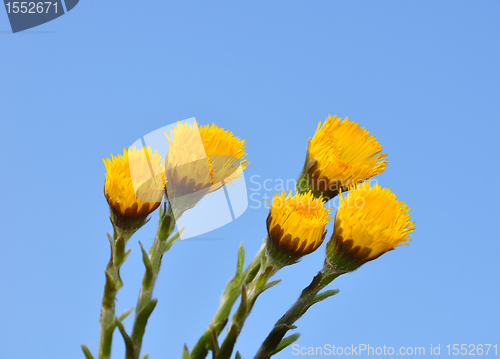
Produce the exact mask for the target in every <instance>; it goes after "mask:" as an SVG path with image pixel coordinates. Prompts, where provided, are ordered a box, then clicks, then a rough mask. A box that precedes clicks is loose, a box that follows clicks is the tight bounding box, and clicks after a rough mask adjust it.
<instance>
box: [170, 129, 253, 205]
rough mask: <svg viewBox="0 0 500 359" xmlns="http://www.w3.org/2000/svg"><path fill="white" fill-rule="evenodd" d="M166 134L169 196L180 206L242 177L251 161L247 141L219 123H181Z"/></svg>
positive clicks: (191, 203) (172, 201)
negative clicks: (247, 154) (246, 150)
mask: <svg viewBox="0 0 500 359" xmlns="http://www.w3.org/2000/svg"><path fill="white" fill-rule="evenodd" d="M165 135H166V136H167V139H168V143H169V149H168V154H167V158H166V161H165V176H166V182H167V195H168V198H169V201H170V202H171V203H175V202H177V206H179V203H180V202H182V204H181V206H180V207H183V208H184V209H187V208H191V207H192V206H194V204H196V203H197V202H198V201H199V200H200V199H201V197H202V196H203V195H204V194H206V193H208V192H213V191H215V190H217V189H219V188H220V187H222V186H223V185H224V183H228V182H229V183H231V182H232V181H233V180H235V179H237V178H238V177H240V176H241V172H242V171H243V169H244V168H245V167H246V166H247V165H248V163H249V162H248V161H246V160H244V159H243V158H244V157H245V156H246V153H245V141H243V140H240V139H239V138H238V137H235V136H234V135H233V133H232V132H230V131H225V130H224V129H223V128H220V127H218V126H217V125H215V124H212V125H211V126H210V125H206V126H201V127H199V126H198V123H197V122H196V121H195V122H194V123H192V124H188V123H181V122H179V123H177V125H176V126H175V127H174V128H173V129H172V130H171V131H170V134H165ZM186 195H188V196H187V197H186ZM180 197H185V198H183V199H181V198H180Z"/></svg>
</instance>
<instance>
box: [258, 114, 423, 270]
mask: <svg viewBox="0 0 500 359" xmlns="http://www.w3.org/2000/svg"><path fill="white" fill-rule="evenodd" d="M381 152H382V147H381V146H380V144H379V143H378V142H377V140H376V138H375V137H374V136H370V135H369V132H368V131H367V130H366V129H364V128H361V127H360V126H359V124H356V123H354V122H351V121H349V119H348V118H346V119H345V120H342V118H338V117H337V116H333V117H332V116H328V118H327V119H326V121H325V123H324V124H323V126H321V122H320V123H319V124H318V128H317V130H316V133H315V134H314V137H313V138H312V139H310V140H309V146H308V148H307V155H306V161H305V165H304V168H303V170H302V173H301V175H300V176H299V180H298V182H297V192H298V193H297V194H296V195H295V196H291V194H290V195H289V196H288V197H287V198H286V199H285V198H284V194H280V195H275V196H274V198H273V200H272V203H271V209H270V212H269V217H268V219H267V230H268V234H269V236H268V240H269V245H268V247H269V248H271V250H269V249H268V252H269V254H270V255H271V257H275V258H276V259H277V260H279V261H281V262H286V261H289V262H290V263H293V262H295V261H297V259H299V258H300V257H301V256H304V255H306V254H309V253H311V252H312V251H314V250H316V249H317V248H318V247H319V246H320V245H321V243H322V242H323V239H324V237H325V235H326V231H325V230H324V229H325V225H326V224H327V222H328V221H329V219H330V218H329V214H330V209H327V208H325V206H324V203H326V202H328V201H329V200H330V199H331V198H333V197H335V196H336V195H338V194H339V193H340V201H339V208H338V210H337V212H336V214H335V224H334V231H333V235H332V237H331V239H330V240H329V242H328V243H327V253H326V254H327V258H326V262H327V263H328V264H329V265H330V266H331V267H332V269H334V270H336V271H338V272H346V271H352V270H354V269H356V268H358V267H359V266H361V265H362V264H364V263H366V262H368V261H371V260H373V259H375V258H377V257H379V256H381V255H382V254H384V253H386V252H388V251H390V250H392V249H394V248H395V247H396V246H399V245H402V244H404V242H406V241H409V240H410V234H409V233H410V232H411V231H412V230H413V229H414V222H412V221H411V220H410V216H409V209H408V206H407V205H406V204H405V203H403V202H400V201H398V200H397V199H396V195H395V194H393V193H392V192H391V190H390V189H388V188H381V187H380V186H378V185H373V186H372V185H371V184H370V183H369V182H368V181H367V180H368V179H370V178H371V177H373V176H375V175H377V174H380V173H381V172H382V171H384V169H385V166H386V164H387V161H386V160H384V159H383V158H384V157H385V156H386V155H385V154H382V153H381ZM342 191H349V193H348V194H347V196H344V194H342ZM297 203H300V204H301V205H297ZM304 203H306V204H307V205H305V206H304V205H303V204H304Z"/></svg>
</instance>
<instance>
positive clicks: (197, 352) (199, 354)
mask: <svg viewBox="0 0 500 359" xmlns="http://www.w3.org/2000/svg"><path fill="white" fill-rule="evenodd" d="M266 241H267V237H266V238H264V242H263V244H262V246H261V247H260V249H259V251H258V252H257V254H256V255H255V257H254V258H253V260H252V262H251V263H250V265H249V266H248V267H247V269H246V270H245V271H244V272H243V273H242V274H241V275H236V276H235V277H234V278H231V279H230V280H229V282H228V283H227V285H226V288H225V289H224V292H223V293H222V296H221V298H220V301H219V307H218V308H217V310H216V312H215V314H214V316H213V318H212V320H211V321H210V324H209V325H208V327H207V329H206V330H205V332H204V333H203V335H202V336H201V338H200V339H199V340H198V342H197V343H196V345H195V346H194V348H193V350H192V351H191V353H190V355H189V359H204V358H205V357H206V356H207V354H208V350H209V349H211V340H210V338H211V337H212V336H214V337H215V338H218V336H219V334H220V333H221V332H222V329H224V326H225V325H226V323H227V320H228V317H229V314H230V313H231V309H232V307H233V305H234V303H235V302H236V300H237V299H238V297H239V296H240V294H241V288H242V286H243V285H246V284H249V283H250V282H252V280H253V279H254V278H255V276H256V274H257V271H259V269H260V265H261V259H262V257H263V256H264V255H265V252H266V245H265V244H266Z"/></svg>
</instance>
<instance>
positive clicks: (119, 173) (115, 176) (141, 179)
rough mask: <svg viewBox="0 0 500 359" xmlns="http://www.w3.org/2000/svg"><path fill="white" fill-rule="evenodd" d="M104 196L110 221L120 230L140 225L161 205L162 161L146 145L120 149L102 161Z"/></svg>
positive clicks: (162, 188) (162, 184) (135, 227)
mask: <svg viewBox="0 0 500 359" xmlns="http://www.w3.org/2000/svg"><path fill="white" fill-rule="evenodd" d="M103 161H104V165H105V166H106V179H105V182H104V196H105V197H106V200H107V201H108V204H109V206H110V209H111V214H112V218H113V222H114V224H115V225H116V226H118V227H119V228H120V229H122V230H133V229H134V230H135V229H137V228H139V227H140V226H141V225H142V224H143V222H144V220H145V219H146V217H147V216H148V215H149V214H150V213H151V212H153V211H154V210H155V209H156V208H158V206H159V205H160V202H161V198H162V196H163V193H164V179H163V173H162V172H163V161H162V160H161V157H160V155H158V153H156V152H154V153H152V151H151V149H150V148H149V147H148V148H147V149H146V148H142V149H140V150H137V149H136V148H135V147H132V148H129V149H128V151H127V149H124V150H123V156H121V155H117V156H113V155H111V159H109V158H107V159H106V160H104V159H103Z"/></svg>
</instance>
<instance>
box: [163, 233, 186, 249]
mask: <svg viewBox="0 0 500 359" xmlns="http://www.w3.org/2000/svg"><path fill="white" fill-rule="evenodd" d="M184 228H185V227H184V226H183V227H182V228H181V229H179V230H178V231H177V232H175V233H174V234H172V235H171V236H170V237H169V238H168V240H167V242H166V243H165V244H164V246H163V249H162V254H163V253H165V252H166V251H168V250H169V249H170V247H172V246H173V245H174V243H175V242H177V240H178V239H179V238H180V237H181V235H182V233H183V232H184Z"/></svg>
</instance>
